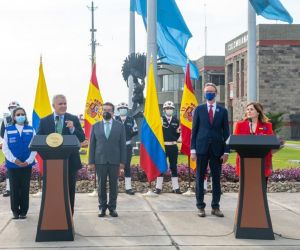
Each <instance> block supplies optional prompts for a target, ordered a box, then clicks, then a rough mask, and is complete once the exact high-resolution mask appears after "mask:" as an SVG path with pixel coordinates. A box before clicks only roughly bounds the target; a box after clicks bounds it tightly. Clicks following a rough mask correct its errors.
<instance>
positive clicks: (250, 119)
mask: <svg viewBox="0 0 300 250" xmlns="http://www.w3.org/2000/svg"><path fill="white" fill-rule="evenodd" d="M248 121H249V123H250V133H251V135H253V134H254V132H253V127H252V118H248Z"/></svg>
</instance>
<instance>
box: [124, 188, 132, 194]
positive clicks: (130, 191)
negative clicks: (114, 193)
mask: <svg viewBox="0 0 300 250" xmlns="http://www.w3.org/2000/svg"><path fill="white" fill-rule="evenodd" d="M125 192H126V194H129V195H134V191H133V190H132V189H127V190H126V191H125Z"/></svg>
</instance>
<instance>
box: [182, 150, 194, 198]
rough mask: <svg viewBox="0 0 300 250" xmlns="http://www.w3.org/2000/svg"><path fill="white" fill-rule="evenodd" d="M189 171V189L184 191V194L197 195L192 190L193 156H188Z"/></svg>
mask: <svg viewBox="0 0 300 250" xmlns="http://www.w3.org/2000/svg"><path fill="white" fill-rule="evenodd" d="M188 171H189V172H188V173H189V185H188V190H187V191H186V192H185V193H183V194H182V195H184V196H195V193H194V192H193V191H192V188H191V158H190V156H188Z"/></svg>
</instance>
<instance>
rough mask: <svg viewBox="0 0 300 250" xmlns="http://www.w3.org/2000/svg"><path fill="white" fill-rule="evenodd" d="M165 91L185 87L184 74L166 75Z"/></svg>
mask: <svg viewBox="0 0 300 250" xmlns="http://www.w3.org/2000/svg"><path fill="white" fill-rule="evenodd" d="M162 81H163V83H162V86H163V91H175V90H181V89H183V84H184V82H185V76H184V74H172V75H164V76H163V77H162Z"/></svg>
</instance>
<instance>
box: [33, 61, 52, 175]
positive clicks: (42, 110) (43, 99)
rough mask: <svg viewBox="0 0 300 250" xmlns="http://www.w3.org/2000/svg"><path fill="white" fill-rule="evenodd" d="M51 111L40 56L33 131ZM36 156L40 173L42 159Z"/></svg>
mask: <svg viewBox="0 0 300 250" xmlns="http://www.w3.org/2000/svg"><path fill="white" fill-rule="evenodd" d="M51 113H52V110H51V105H50V101H49V95H48V90H47V85H46V81H45V76H44V71H43V64H42V58H41V61H40V68H39V79H38V84H37V88H36V93H35V101H34V107H33V112H32V126H33V128H34V129H35V131H37V130H38V127H39V124H40V120H41V119H42V118H44V117H46V116H48V115H50V114H51ZM36 158H37V162H38V167H39V170H40V173H41V174H42V173H43V160H42V158H41V157H40V156H39V155H38V154H37V157H36Z"/></svg>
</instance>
